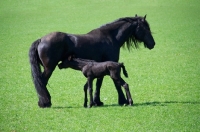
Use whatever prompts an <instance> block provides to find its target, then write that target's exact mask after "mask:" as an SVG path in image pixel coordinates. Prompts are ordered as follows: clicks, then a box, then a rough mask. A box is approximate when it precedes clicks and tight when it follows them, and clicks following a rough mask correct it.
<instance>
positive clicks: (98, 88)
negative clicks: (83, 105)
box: [94, 77, 103, 106]
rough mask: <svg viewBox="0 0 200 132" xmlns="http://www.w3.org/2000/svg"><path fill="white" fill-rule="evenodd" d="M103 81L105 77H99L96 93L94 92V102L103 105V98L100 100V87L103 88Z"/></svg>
mask: <svg viewBox="0 0 200 132" xmlns="http://www.w3.org/2000/svg"><path fill="white" fill-rule="evenodd" d="M102 82H103V77H102V78H98V79H97V81H96V91H95V94H94V104H95V105H96V106H102V105H103V102H101V100H100V88H101V85H102Z"/></svg>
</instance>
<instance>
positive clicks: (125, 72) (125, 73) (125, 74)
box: [120, 63, 128, 77]
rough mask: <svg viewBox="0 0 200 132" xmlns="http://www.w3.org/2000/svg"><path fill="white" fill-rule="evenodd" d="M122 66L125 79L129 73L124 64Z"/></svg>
mask: <svg viewBox="0 0 200 132" xmlns="http://www.w3.org/2000/svg"><path fill="white" fill-rule="evenodd" d="M120 66H121V68H122V70H123V74H124V76H125V77H128V73H127V71H126V68H125V66H124V63H120Z"/></svg>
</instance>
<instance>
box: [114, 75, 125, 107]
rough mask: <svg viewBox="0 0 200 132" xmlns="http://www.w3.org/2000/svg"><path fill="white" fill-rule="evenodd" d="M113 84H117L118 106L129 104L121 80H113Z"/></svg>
mask: <svg viewBox="0 0 200 132" xmlns="http://www.w3.org/2000/svg"><path fill="white" fill-rule="evenodd" d="M113 82H114V84H115V87H116V90H117V93H118V104H119V105H124V104H127V100H126V98H125V96H124V93H123V91H122V89H121V84H120V80H116V79H113Z"/></svg>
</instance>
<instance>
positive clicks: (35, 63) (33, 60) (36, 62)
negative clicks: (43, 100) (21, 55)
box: [29, 39, 45, 95]
mask: <svg viewBox="0 0 200 132" xmlns="http://www.w3.org/2000/svg"><path fill="white" fill-rule="evenodd" d="M40 41H41V40H40V39H38V40H36V41H34V42H33V43H32V45H31V47H30V50H29V59H30V65H31V74H32V79H33V83H34V85H35V89H36V91H37V93H38V94H39V95H41V94H42V93H41V92H42V87H45V86H44V83H43V79H42V71H41V68H40V64H41V61H40V59H39V55H38V51H37V47H38V45H39V43H40Z"/></svg>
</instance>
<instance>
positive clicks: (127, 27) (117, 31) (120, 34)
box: [101, 21, 136, 47]
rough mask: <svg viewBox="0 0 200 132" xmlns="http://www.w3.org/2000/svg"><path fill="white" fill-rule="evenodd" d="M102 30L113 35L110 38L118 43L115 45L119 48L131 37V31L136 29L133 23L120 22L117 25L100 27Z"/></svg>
mask: <svg viewBox="0 0 200 132" xmlns="http://www.w3.org/2000/svg"><path fill="white" fill-rule="evenodd" d="M101 28H102V30H104V31H105V32H111V34H112V35H113V36H112V38H115V39H116V40H117V41H118V42H117V43H115V44H119V46H120V47H121V46H122V45H123V44H124V43H125V42H126V40H127V39H128V38H129V37H130V35H132V33H133V31H134V30H135V28H136V24H135V22H132V23H130V22H126V21H120V22H117V23H113V24H112V23H111V24H108V25H105V27H101Z"/></svg>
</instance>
